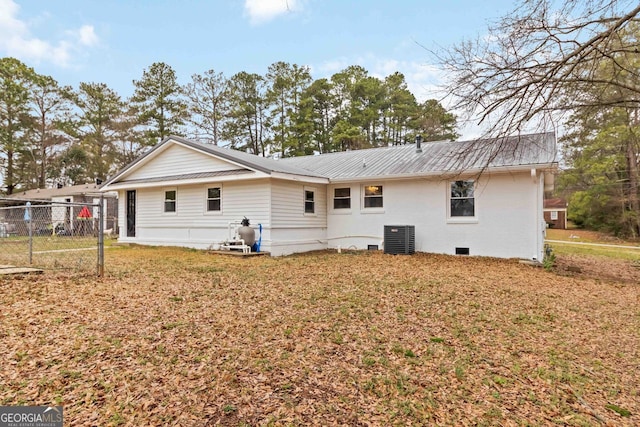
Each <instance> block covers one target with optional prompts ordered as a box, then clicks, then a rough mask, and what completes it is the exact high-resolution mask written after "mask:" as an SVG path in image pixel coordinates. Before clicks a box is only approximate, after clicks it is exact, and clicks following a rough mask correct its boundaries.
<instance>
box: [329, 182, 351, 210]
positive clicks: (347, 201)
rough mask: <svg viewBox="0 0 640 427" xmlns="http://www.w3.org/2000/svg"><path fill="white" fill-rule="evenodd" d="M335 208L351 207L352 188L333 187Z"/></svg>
mask: <svg viewBox="0 0 640 427" xmlns="http://www.w3.org/2000/svg"><path fill="white" fill-rule="evenodd" d="M333 209H351V188H349V187H345V188H334V189H333Z"/></svg>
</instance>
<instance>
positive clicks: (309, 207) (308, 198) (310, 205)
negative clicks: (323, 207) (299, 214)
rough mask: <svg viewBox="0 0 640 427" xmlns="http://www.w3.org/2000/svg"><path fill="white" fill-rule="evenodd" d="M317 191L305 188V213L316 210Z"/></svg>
mask: <svg viewBox="0 0 640 427" xmlns="http://www.w3.org/2000/svg"><path fill="white" fill-rule="evenodd" d="M314 198H315V193H314V192H313V191H312V190H304V213H308V214H312V213H315V212H316V202H315V200H314Z"/></svg>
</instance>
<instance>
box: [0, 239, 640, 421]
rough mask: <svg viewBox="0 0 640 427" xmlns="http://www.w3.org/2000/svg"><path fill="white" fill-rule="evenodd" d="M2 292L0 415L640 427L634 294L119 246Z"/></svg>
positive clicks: (445, 259) (506, 263)
mask: <svg viewBox="0 0 640 427" xmlns="http://www.w3.org/2000/svg"><path fill="white" fill-rule="evenodd" d="M106 268H107V270H106V276H105V277H104V278H103V279H97V278H94V277H92V276H89V275H87V276H79V275H77V274H76V275H65V274H63V273H61V272H45V274H43V275H40V276H24V277H22V278H19V279H16V278H14V279H6V278H4V279H0V354H2V356H3V360H4V363H2V365H0V405H49V404H59V405H63V406H64V415H65V421H66V422H65V425H70V426H71V425H73V426H76V425H86V426H95V425H113V426H115V425H127V426H142V425H178V426H204V425H225V426H249V425H250V426H254V425H261V426H262V425H282V426H284V425H349V426H353V425H375V426H377V425H380V426H387V425H531V426H535V425H571V426H591V425H593V426H599V425H603V424H607V425H608V424H610V425H628V426H632V425H640V371H639V369H638V367H639V366H640V285H638V284H637V283H632V282H630V281H615V280H606V279H602V278H593V277H588V276H585V275H580V276H575V277H570V276H563V275H559V274H556V273H554V272H549V271H545V270H544V269H542V268H536V267H532V266H528V265H524V264H520V263H518V262H517V261H514V260H495V259H487V258H473V257H451V256H443V255H430V254H416V255H414V256H391V255H384V254H382V253H379V252H359V253H348V252H347V253H345V252H343V253H341V254H337V253H335V252H333V253H330V252H319V253H313V254H306V255H299V256H290V257H283V258H268V257H252V258H246V259H245V258H237V257H229V256H224V255H213V254H209V253H206V252H201V251H191V250H184V249H174V248H138V247H131V248H117V249H110V250H109V251H107V267H106Z"/></svg>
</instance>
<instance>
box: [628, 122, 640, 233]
mask: <svg viewBox="0 0 640 427" xmlns="http://www.w3.org/2000/svg"><path fill="white" fill-rule="evenodd" d="M632 135H633V134H632ZM636 146H637V144H636V141H635V138H629V140H627V152H626V158H627V170H628V172H629V196H628V197H629V210H630V211H631V228H632V230H631V231H632V237H634V238H635V237H638V236H640V200H639V198H638V181H639V179H638V155H637V153H636Z"/></svg>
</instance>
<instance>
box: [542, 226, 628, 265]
mask: <svg viewBox="0 0 640 427" xmlns="http://www.w3.org/2000/svg"><path fill="white" fill-rule="evenodd" d="M547 239H548V240H556V241H563V242H567V243H556V242H554V243H552V244H551V246H552V247H553V250H554V252H555V253H556V254H559V255H587V256H604V257H608V258H617V259H623V260H631V261H633V260H640V243H639V242H637V241H628V240H621V239H617V238H614V237H611V236H609V235H606V234H604V233H598V232H593V231H586V230H575V229H574V230H555V229H548V230H547ZM580 243H586V245H580ZM596 245H616V246H617V247H610V246H596ZM621 246H631V247H634V248H636V249H631V248H624V247H621Z"/></svg>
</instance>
